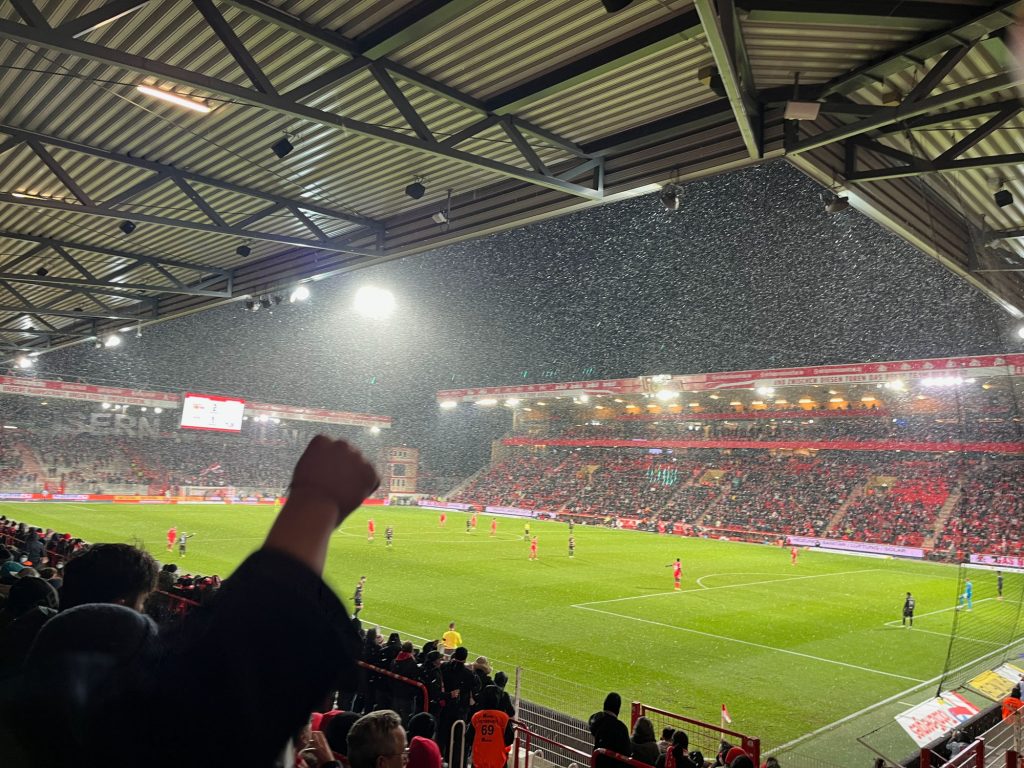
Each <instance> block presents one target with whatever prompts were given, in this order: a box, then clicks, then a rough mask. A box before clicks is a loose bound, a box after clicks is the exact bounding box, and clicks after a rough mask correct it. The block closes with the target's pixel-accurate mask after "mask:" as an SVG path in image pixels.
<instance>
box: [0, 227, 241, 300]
mask: <svg viewBox="0 0 1024 768" xmlns="http://www.w3.org/2000/svg"><path fill="white" fill-rule="evenodd" d="M0 240H19V241H21V242H25V243H36V244H37V245H39V246H41V247H43V248H52V249H54V250H58V249H66V250H72V251H86V252H88V253H99V254H102V255H104V256H114V257H116V258H119V259H126V260H129V261H132V262H134V264H133V267H132V268H135V267H138V266H141V265H146V266H149V267H153V268H156V267H171V268H172V269H185V270H189V271H191V272H198V273H199V274H201V275H211V274H213V275H217V276H219V277H221V278H226V277H227V276H228V274H229V270H227V269H224V268H223V267H211V266H208V265H205V264H196V263H193V262H188V261H181V260H179V259H168V258H165V257H163V256H148V255H144V254H141V253H134V252H132V251H125V250H123V249H121V248H109V247H107V246H103V245H90V244H88V243H80V242H75V241H72V240H63V239H60V238H54V237H42V236H40V235H32V234H28V233H26V232H12V231H10V230H5V229H0ZM3 268H5V269H10V265H9V264H7V265H4V267H3ZM104 279H105V280H108V281H109V280H110V275H107V276H106V277H105V278H104ZM161 290H165V291H166V292H168V293H173V291H168V290H167V289H163V288H161Z"/></svg>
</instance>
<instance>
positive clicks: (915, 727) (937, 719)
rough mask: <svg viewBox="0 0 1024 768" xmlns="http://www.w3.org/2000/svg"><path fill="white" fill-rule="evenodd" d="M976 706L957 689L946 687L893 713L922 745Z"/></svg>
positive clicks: (974, 711) (973, 711) (966, 716)
mask: <svg viewBox="0 0 1024 768" xmlns="http://www.w3.org/2000/svg"><path fill="white" fill-rule="evenodd" d="M979 711H980V710H979V709H978V708H977V707H976V706H975V705H974V704H972V703H971V702H969V701H968V700H967V699H965V698H964V697H963V696H961V695H960V694H959V693H953V692H952V691H946V692H944V693H940V694H939V695H938V696H936V697H935V698H934V699H929V700H928V701H925V702H923V703H921V704H918V705H917V706H916V707H912V708H911V709H908V710H907V711H906V712H903V713H902V714H899V715H896V722H897V723H899V724H900V726H902V728H903V730H904V731H906V732H907V733H908V734H909V736H910V738H912V739H913V740H914V741H915V742H916V743H917V746H919V747H923V746H925V745H927V744H930V743H931V742H933V741H935V740H936V739H940V738H942V737H943V736H944V735H946V734H947V733H949V732H950V731H951V730H953V729H954V728H956V727H957V726H959V725H960V724H961V723H963V722H965V721H967V720H970V719H971V718H972V717H974V716H975V715H976V714H978V712H979Z"/></svg>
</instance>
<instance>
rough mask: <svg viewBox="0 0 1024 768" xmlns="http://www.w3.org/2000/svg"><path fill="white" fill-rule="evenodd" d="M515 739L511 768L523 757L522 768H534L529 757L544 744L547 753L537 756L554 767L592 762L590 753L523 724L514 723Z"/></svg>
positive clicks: (517, 766) (516, 765)
mask: <svg viewBox="0 0 1024 768" xmlns="http://www.w3.org/2000/svg"><path fill="white" fill-rule="evenodd" d="M513 725H514V727H515V739H513V740H512V768H520V765H519V758H520V755H523V757H524V759H523V765H522V768H535V767H534V766H531V764H530V763H531V757H534V756H535V753H534V745H535V744H545V745H547V747H548V750H549V753H547V754H546V753H543V752H541V753H539V756H540V757H541V758H542V759H544V760H546V761H547V762H549V763H552V764H554V765H559V766H563V768H569V766H573V765H575V766H584V765H590V762H591V760H592V758H591V752H589V751H584V750H582V749H577V748H576V747H570V746H568V745H567V744H561V743H559V742H557V741H555V740H554V739H549V738H548V737H546V736H543V735H541V734H539V733H534V732H533V731H531V730H530V729H529V728H528V727H527V726H526V725H525V724H524V723H522V722H520V721H518V720H517V721H514V722H513ZM646 768H650V766H646Z"/></svg>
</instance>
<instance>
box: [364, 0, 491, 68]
mask: <svg viewBox="0 0 1024 768" xmlns="http://www.w3.org/2000/svg"><path fill="white" fill-rule="evenodd" d="M475 5H477V0H420V2H417V3H412V4H411V5H409V6H408V7H407V8H405V9H404V10H402V11H400V12H399V13H398V14H397V15H395V16H392V17H391V18H390V19H388V20H387V21H385V22H384V23H383V24H380V25H379V26H377V27H374V28H373V29H371V30H370V31H369V32H367V33H366V34H364V35H361V36H360V37H357V38H356V41H355V42H356V45H358V46H359V49H360V50H361V51H362V52H363V55H364V56H365V57H366V58H368V59H380V58H382V57H384V56H389V55H390V54H391V53H393V52H394V51H396V50H398V49H399V48H401V47H402V46H403V45H409V44H410V43H414V42H416V41H417V40H421V39H422V38H424V37H426V36H427V35H429V34H430V33H431V32H435V31H437V30H438V29H440V28H441V27H443V26H444V25H445V24H447V23H449V22H451V21H454V20H455V19H457V18H458V17H459V16H461V15H462V14H463V13H465V12H466V11H469V10H472V9H473V7H474V6H475Z"/></svg>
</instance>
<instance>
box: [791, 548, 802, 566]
mask: <svg viewBox="0 0 1024 768" xmlns="http://www.w3.org/2000/svg"><path fill="white" fill-rule="evenodd" d="M799 554H800V550H799V549H798V548H797V547H792V548H791V549H790V550H789V562H790V564H792V565H796V558H797V556H798V555H799Z"/></svg>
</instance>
